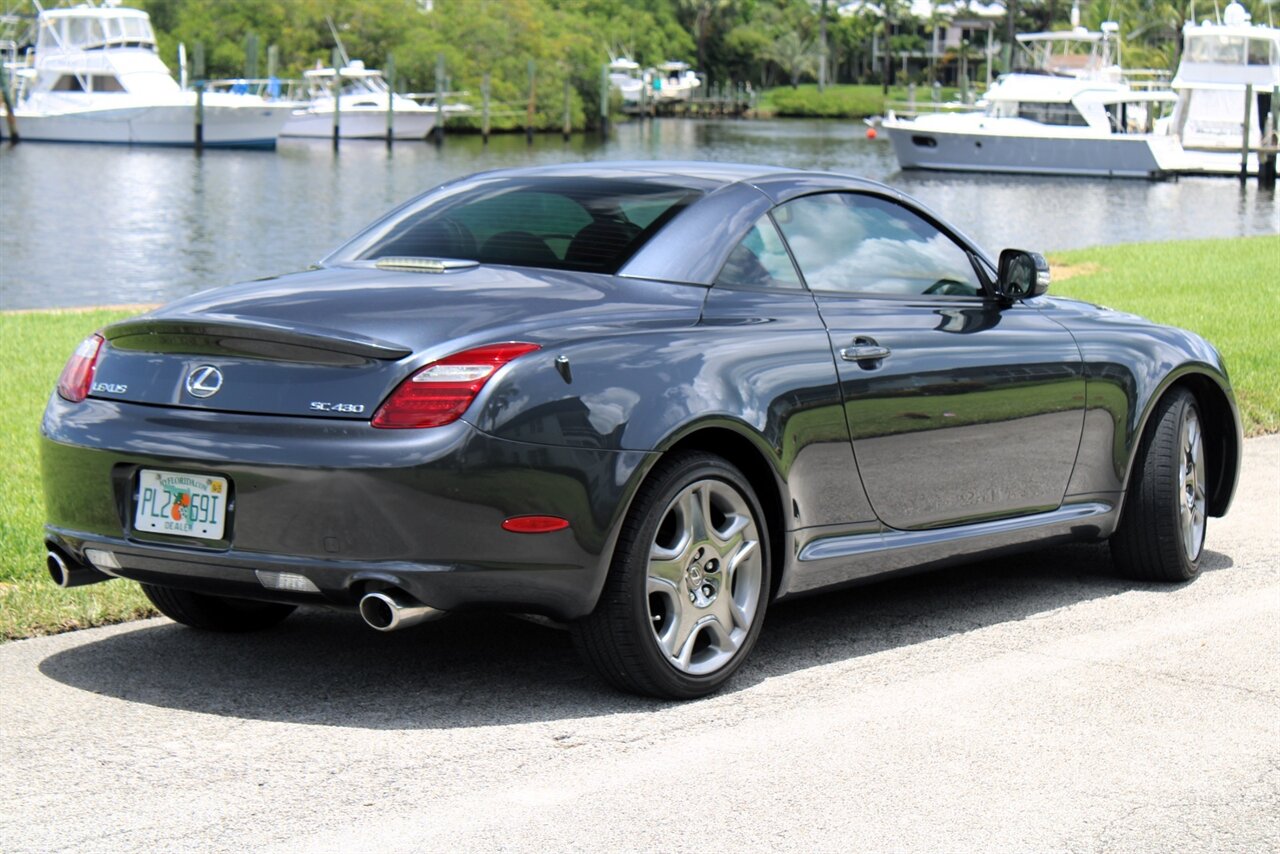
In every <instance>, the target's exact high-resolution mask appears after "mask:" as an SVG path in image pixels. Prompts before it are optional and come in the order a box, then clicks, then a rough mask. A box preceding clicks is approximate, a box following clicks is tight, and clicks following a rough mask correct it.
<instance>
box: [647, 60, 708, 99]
mask: <svg viewBox="0 0 1280 854" xmlns="http://www.w3.org/2000/svg"><path fill="white" fill-rule="evenodd" d="M650 76H651V77H652V79H653V96H654V99H655V100H657V101H659V102H663V101H691V100H693V96H694V95H695V94H696V92H697V89H698V87H699V86H701V85H702V80H701V79H700V78H699V77H698V74H697V72H696V71H694V70H693V69H692V68H690V67H689V63H687V62H677V61H674V60H672V61H670V62H664V63H662V64H661V65H659V66H658V67H657V68H654V69H652V70H651V71H650Z"/></svg>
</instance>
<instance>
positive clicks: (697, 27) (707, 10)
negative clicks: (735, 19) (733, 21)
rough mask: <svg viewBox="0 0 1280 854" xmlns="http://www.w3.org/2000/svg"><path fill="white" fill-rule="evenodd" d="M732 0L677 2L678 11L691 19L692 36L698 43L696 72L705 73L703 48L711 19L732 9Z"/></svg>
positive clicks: (681, 0)
mask: <svg viewBox="0 0 1280 854" xmlns="http://www.w3.org/2000/svg"><path fill="white" fill-rule="evenodd" d="M733 2H734V0H679V3H680V11H681V13H682V14H683V15H684V16H685V17H686V18H690V17H691V18H692V19H693V34H694V37H695V38H696V39H697V42H698V70H699V71H705V70H706V65H705V59H706V56H705V46H706V41H707V31H708V29H709V28H710V25H711V19H712V18H713V17H715V15H716V13H718V12H723V11H727V10H729V9H731V8H732V7H733Z"/></svg>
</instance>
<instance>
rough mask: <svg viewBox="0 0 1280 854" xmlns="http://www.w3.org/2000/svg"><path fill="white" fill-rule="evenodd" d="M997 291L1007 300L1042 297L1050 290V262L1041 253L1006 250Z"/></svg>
mask: <svg viewBox="0 0 1280 854" xmlns="http://www.w3.org/2000/svg"><path fill="white" fill-rule="evenodd" d="M996 290H997V291H999V294H1000V296H1001V297H1003V298H1004V299H1007V300H1020V299H1029V298H1031V297H1038V296H1040V295H1041V294H1043V293H1045V292H1046V291H1048V290H1049V262H1048V261H1046V260H1044V256H1043V255H1041V254H1040V253H1039V252H1026V251H1024V250H1022V249H1006V250H1004V251H1003V252H1001V253H1000V273H999V277H998V281H997V282H996Z"/></svg>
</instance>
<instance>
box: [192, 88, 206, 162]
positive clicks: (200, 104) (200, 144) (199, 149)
mask: <svg viewBox="0 0 1280 854" xmlns="http://www.w3.org/2000/svg"><path fill="white" fill-rule="evenodd" d="M195 134H196V135H195V142H194V146H195V150H196V154H203V153H204V81H203V80H200V81H197V82H196V127H195Z"/></svg>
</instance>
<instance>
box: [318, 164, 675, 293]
mask: <svg viewBox="0 0 1280 854" xmlns="http://www.w3.org/2000/svg"><path fill="white" fill-rule="evenodd" d="M698 195H699V193H698V192H697V191H695V190H690V189H688V188H686V187H675V186H671V185H669V184H657V183H649V182H644V181H627V180H602V179H599V178H524V179H520V180H515V181H502V182H498V183H493V182H490V183H482V184H480V185H478V186H476V187H473V188H470V189H466V190H463V191H461V192H455V193H451V194H449V195H447V196H445V197H444V198H442V199H439V200H438V201H435V202H431V203H428V204H426V205H425V206H424V207H419V208H417V209H414V210H410V211H409V212H407V213H405V214H404V215H403V216H402V217H401V218H400V219H399V220H395V221H392V222H391V223H389V224H386V225H384V226H382V227H381V228H376V229H375V230H376V232H377V233H378V235H379V236H377V237H376V238H375V239H374V240H373V242H372V243H371V244H368V245H366V246H364V247H362V248H360V249H357V250H356V251H357V252H358V254H356V255H355V256H354V258H353V259H352V260H361V261H376V260H377V259H379V258H388V257H413V258H462V259H468V260H473V261H479V262H480V263H482V264H511V265H514V266H522V267H546V268H552V269H561V270H582V271H587V272H594V273H614V272H617V270H618V269H619V268H620V267H621V266H622V265H623V264H624V263H626V261H627V259H628V258H630V257H631V256H632V255H633V254H635V252H636V251H637V250H638V249H639V248H640V247H641V246H643V245H644V244H645V242H646V241H647V240H648V239H649V238H650V237H652V236H653V235H654V234H655V233H656V232H657V231H658V230H659V229H660V228H662V226H663V225H665V224H666V223H667V222H668V221H669V220H670V219H671V218H672V217H673V216H675V215H676V214H677V213H678V212H679V211H680V209H681V208H683V207H684V206H685V205H687V204H689V203H690V202H691V201H693V200H694V199H695V198H697V196H698ZM342 254H344V253H342V252H339V255H342Z"/></svg>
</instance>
